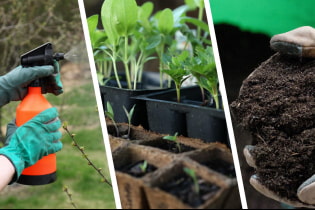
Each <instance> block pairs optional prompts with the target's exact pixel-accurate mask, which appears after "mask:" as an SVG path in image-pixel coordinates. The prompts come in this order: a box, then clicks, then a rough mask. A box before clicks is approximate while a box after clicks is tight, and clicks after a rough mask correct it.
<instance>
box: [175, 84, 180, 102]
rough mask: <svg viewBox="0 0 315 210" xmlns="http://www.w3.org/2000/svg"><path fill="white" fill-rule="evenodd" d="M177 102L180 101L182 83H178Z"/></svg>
mask: <svg viewBox="0 0 315 210" xmlns="http://www.w3.org/2000/svg"><path fill="white" fill-rule="evenodd" d="M176 96H177V102H178V103H180V84H176Z"/></svg>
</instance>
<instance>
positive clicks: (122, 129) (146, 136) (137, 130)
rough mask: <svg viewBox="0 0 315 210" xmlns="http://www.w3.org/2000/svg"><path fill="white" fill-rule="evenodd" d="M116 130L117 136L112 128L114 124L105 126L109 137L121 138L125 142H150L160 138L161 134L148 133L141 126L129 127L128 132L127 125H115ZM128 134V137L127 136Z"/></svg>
mask: <svg viewBox="0 0 315 210" xmlns="http://www.w3.org/2000/svg"><path fill="white" fill-rule="evenodd" d="M116 125H117V130H118V133H119V135H118V136H117V131H116V128H115V126H114V124H108V125H107V131H108V134H109V136H112V137H117V138H121V139H123V140H125V141H127V142H131V143H133V142H135V141H139V140H142V141H150V140H155V139H160V138H162V135H161V134H158V133H155V132H152V131H148V130H146V129H144V128H143V127H142V126H133V125H130V131H129V125H128V124H127V123H117V124H116ZM128 132H129V135H128Z"/></svg>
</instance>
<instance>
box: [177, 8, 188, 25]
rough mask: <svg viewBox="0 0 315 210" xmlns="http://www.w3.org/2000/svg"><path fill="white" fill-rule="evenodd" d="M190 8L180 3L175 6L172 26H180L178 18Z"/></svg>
mask: <svg viewBox="0 0 315 210" xmlns="http://www.w3.org/2000/svg"><path fill="white" fill-rule="evenodd" d="M189 10H190V8H189V7H188V6H187V5H182V6H179V7H177V8H176V9H174V10H173V17H174V27H179V26H180V20H181V18H182V17H183V16H184V15H185V13H186V12H187V11H189Z"/></svg>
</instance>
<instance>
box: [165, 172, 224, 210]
mask: <svg viewBox="0 0 315 210" xmlns="http://www.w3.org/2000/svg"><path fill="white" fill-rule="evenodd" d="M197 179H198V183H199V188H200V191H199V193H196V192H195V191H194V182H193V181H192V179H191V178H190V177H188V176H187V175H184V174H181V175H178V176H176V177H175V178H173V179H172V180H170V181H169V182H167V184H165V185H163V186H162V187H161V189H162V190H164V191H166V192H169V193H171V194H173V195H175V196H176V197H178V198H179V199H180V200H181V201H183V202H184V203H187V204H189V205H190V206H192V207H198V206H200V205H202V204H203V203H205V202H206V201H207V200H209V199H210V198H211V197H213V196H214V195H215V193H216V192H217V191H218V190H219V189H220V187H218V186H217V185H215V184H212V183H208V182H206V181H204V180H202V179H201V178H200V177H197Z"/></svg>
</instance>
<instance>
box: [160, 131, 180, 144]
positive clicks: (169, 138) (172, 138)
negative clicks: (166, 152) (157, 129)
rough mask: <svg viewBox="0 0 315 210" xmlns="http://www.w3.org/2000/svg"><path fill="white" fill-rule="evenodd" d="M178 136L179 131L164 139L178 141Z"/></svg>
mask: <svg viewBox="0 0 315 210" xmlns="http://www.w3.org/2000/svg"><path fill="white" fill-rule="evenodd" d="M177 136H178V133H177V132H176V133H175V134H174V136H164V137H163V139H165V140H169V141H175V142H176V141H177Z"/></svg>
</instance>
